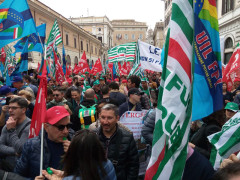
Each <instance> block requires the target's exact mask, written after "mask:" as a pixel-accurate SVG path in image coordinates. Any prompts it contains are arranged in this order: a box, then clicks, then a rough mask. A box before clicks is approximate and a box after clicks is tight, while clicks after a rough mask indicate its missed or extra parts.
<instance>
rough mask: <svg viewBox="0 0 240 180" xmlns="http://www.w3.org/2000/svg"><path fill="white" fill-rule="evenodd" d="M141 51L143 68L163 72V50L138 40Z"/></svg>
mask: <svg viewBox="0 0 240 180" xmlns="http://www.w3.org/2000/svg"><path fill="white" fill-rule="evenodd" d="M138 46H139V51H140V63H141V67H142V69H147V70H151V71H156V72H162V65H161V53H162V50H161V49H160V48H158V47H155V46H152V45H151V44H147V43H145V42H142V41H140V40H138Z"/></svg>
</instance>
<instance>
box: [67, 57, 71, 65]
mask: <svg viewBox="0 0 240 180" xmlns="http://www.w3.org/2000/svg"><path fill="white" fill-rule="evenodd" d="M67 63H68V64H70V65H71V58H70V56H69V55H67Z"/></svg>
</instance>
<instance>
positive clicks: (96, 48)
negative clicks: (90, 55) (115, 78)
mask: <svg viewBox="0 0 240 180" xmlns="http://www.w3.org/2000/svg"><path fill="white" fill-rule="evenodd" d="M95 54H96V55H97V48H96V47H95Z"/></svg>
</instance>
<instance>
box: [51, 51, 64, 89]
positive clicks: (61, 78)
mask: <svg viewBox="0 0 240 180" xmlns="http://www.w3.org/2000/svg"><path fill="white" fill-rule="evenodd" d="M53 53H54V61H55V66H56V81H57V83H58V84H60V85H62V83H63V82H64V80H65V79H64V73H63V69H62V66H61V64H60V63H59V59H58V56H57V54H56V52H55V51H54V49H53Z"/></svg>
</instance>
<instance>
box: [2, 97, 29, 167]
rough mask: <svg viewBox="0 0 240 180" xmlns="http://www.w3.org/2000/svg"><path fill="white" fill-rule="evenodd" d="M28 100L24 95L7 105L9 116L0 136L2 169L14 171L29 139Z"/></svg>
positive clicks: (13, 99)
mask: <svg viewBox="0 0 240 180" xmlns="http://www.w3.org/2000/svg"><path fill="white" fill-rule="evenodd" d="M27 107H28V102H27V100H26V99H25V98H23V97H15V98H12V99H11V100H10V101H9V105H8V107H7V109H8V112H9V118H8V120H7V121H6V125H5V126H4V127H3V129H2V133H1V136H0V154H1V155H2V156H3V158H2V159H1V165H0V166H1V169H4V170H6V171H13V169H14V166H15V164H16V162H17V159H18V158H19V155H20V154H21V152H22V147H23V144H24V143H25V142H26V141H27V139H28V134H29V128H30V123H31V120H30V119H29V118H28V117H27V116H26V111H27Z"/></svg>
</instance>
